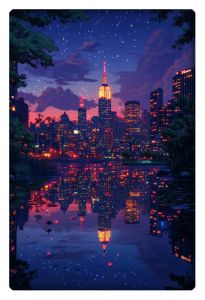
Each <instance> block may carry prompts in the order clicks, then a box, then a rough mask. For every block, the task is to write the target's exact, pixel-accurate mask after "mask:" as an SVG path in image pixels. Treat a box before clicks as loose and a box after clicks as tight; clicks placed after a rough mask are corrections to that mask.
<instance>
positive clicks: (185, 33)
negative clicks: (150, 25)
mask: <svg viewBox="0 0 205 300" xmlns="http://www.w3.org/2000/svg"><path fill="white" fill-rule="evenodd" d="M155 14H156V17H155V18H154V20H155V21H159V22H163V21H165V20H166V19H167V18H168V17H169V16H171V17H172V20H173V25H174V26H175V27H178V28H180V29H181V32H182V33H181V34H180V35H179V36H178V38H177V39H176V40H175V42H174V44H173V45H172V47H173V48H178V49H181V48H182V47H183V46H184V45H186V44H189V43H190V42H191V41H192V40H193V39H194V37H195V13H194V11H193V10H185V9H184V10H180V11H174V10H159V11H157V12H155Z"/></svg>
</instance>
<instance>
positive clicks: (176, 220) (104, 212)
mask: <svg viewBox="0 0 205 300" xmlns="http://www.w3.org/2000/svg"><path fill="white" fill-rule="evenodd" d="M158 174H159V169H158V168H157V167H147V166H145V167H135V166H129V167H127V166H123V165H122V164H121V163H113V162H112V163H111V162H109V163H97V164H69V165H67V166H60V167H59V175H58V176H56V177H55V178H52V179H51V180H49V181H48V182H45V183H44V185H42V187H41V188H40V189H38V190H31V191H30V195H29V196H28V197H27V198H24V199H22V200H21V201H17V202H15V201H12V204H11V213H10V218H11V220H10V252H11V255H10V261H11V269H12V272H13V274H14V273H16V272H17V269H18V267H17V262H18V263H19V260H23V261H26V262H27V264H28V265H29V266H30V269H28V268H29V266H28V265H26V269H27V273H28V274H27V277H28V278H29V279H28V280H29V282H26V281H24V282H26V283H25V287H23V285H22V284H21V285H20V288H22V289H24V288H25V289H27V288H29V287H30V286H31V288H33V289H164V288H165V287H166V286H171V284H172V283H171V280H170V273H173V274H179V275H181V276H184V275H187V274H188V275H189V276H191V278H192V277H193V276H194V273H193V272H194V212H193V210H192V208H191V205H190V204H189V205H181V204H180V206H179V205H177V206H173V205H170V204H169V205H168V204H167V202H166V197H160V194H161V191H165V190H168V188H169V184H170V182H172V181H173V179H172V178H171V177H170V176H158ZM182 192H183V191H182ZM17 194H18V190H17V191H16V197H17ZM176 201H177V199H176ZM159 238H160V239H159ZM170 244H171V245H170ZM34 269H36V270H37V273H36V274H37V276H33V275H34V273H32V271H33V270H34ZM29 270H31V271H29ZM29 272H31V273H29ZM172 276H173V275H172ZM176 276H177V275H176ZM11 278H14V276H13V277H12V274H11ZM171 279H172V278H171ZM14 288H15V286H14ZM176 288H177V287H176Z"/></svg>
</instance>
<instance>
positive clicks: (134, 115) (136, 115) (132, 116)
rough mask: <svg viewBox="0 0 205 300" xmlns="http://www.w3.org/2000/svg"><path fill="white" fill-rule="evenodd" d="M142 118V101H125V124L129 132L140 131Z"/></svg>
mask: <svg viewBox="0 0 205 300" xmlns="http://www.w3.org/2000/svg"><path fill="white" fill-rule="evenodd" d="M139 120H140V103H139V102H138V101H127V102H126V103H125V125H126V131H128V132H129V133H138V132H139V131H140V128H139Z"/></svg>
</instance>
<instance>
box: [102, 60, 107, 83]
mask: <svg viewBox="0 0 205 300" xmlns="http://www.w3.org/2000/svg"><path fill="white" fill-rule="evenodd" d="M102 83H103V84H106V83H107V74H106V62H105V61H104V62H103V80H102Z"/></svg>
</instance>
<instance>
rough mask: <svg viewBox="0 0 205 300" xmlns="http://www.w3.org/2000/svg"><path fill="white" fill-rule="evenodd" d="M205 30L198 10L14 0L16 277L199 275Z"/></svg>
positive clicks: (178, 282)
mask: <svg viewBox="0 0 205 300" xmlns="http://www.w3.org/2000/svg"><path fill="white" fill-rule="evenodd" d="M153 18H155V20H154V19H153ZM194 38H195V14H194V12H193V11H192V10H156V11H153V10H82V11H80V10H12V11H11V12H10V64H9V70H10V85H9V119H10V120H9V121H10V135H9V137H10V148H9V155H10V164H9V175H10V176H9V180H10V189H9V195H10V206H9V210H10V219H9V225H10V226H9V229H10V230H9V233H10V235H9V252H10V261H9V263H10V266H9V270H10V287H11V289H12V290H27V289H34V290H44V289H45V290H165V289H168V290H173V289H174V290H192V289H193V288H194V287H195V84H196V83H195V76H196V75H195V65H194ZM26 83H27V84H26Z"/></svg>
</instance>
